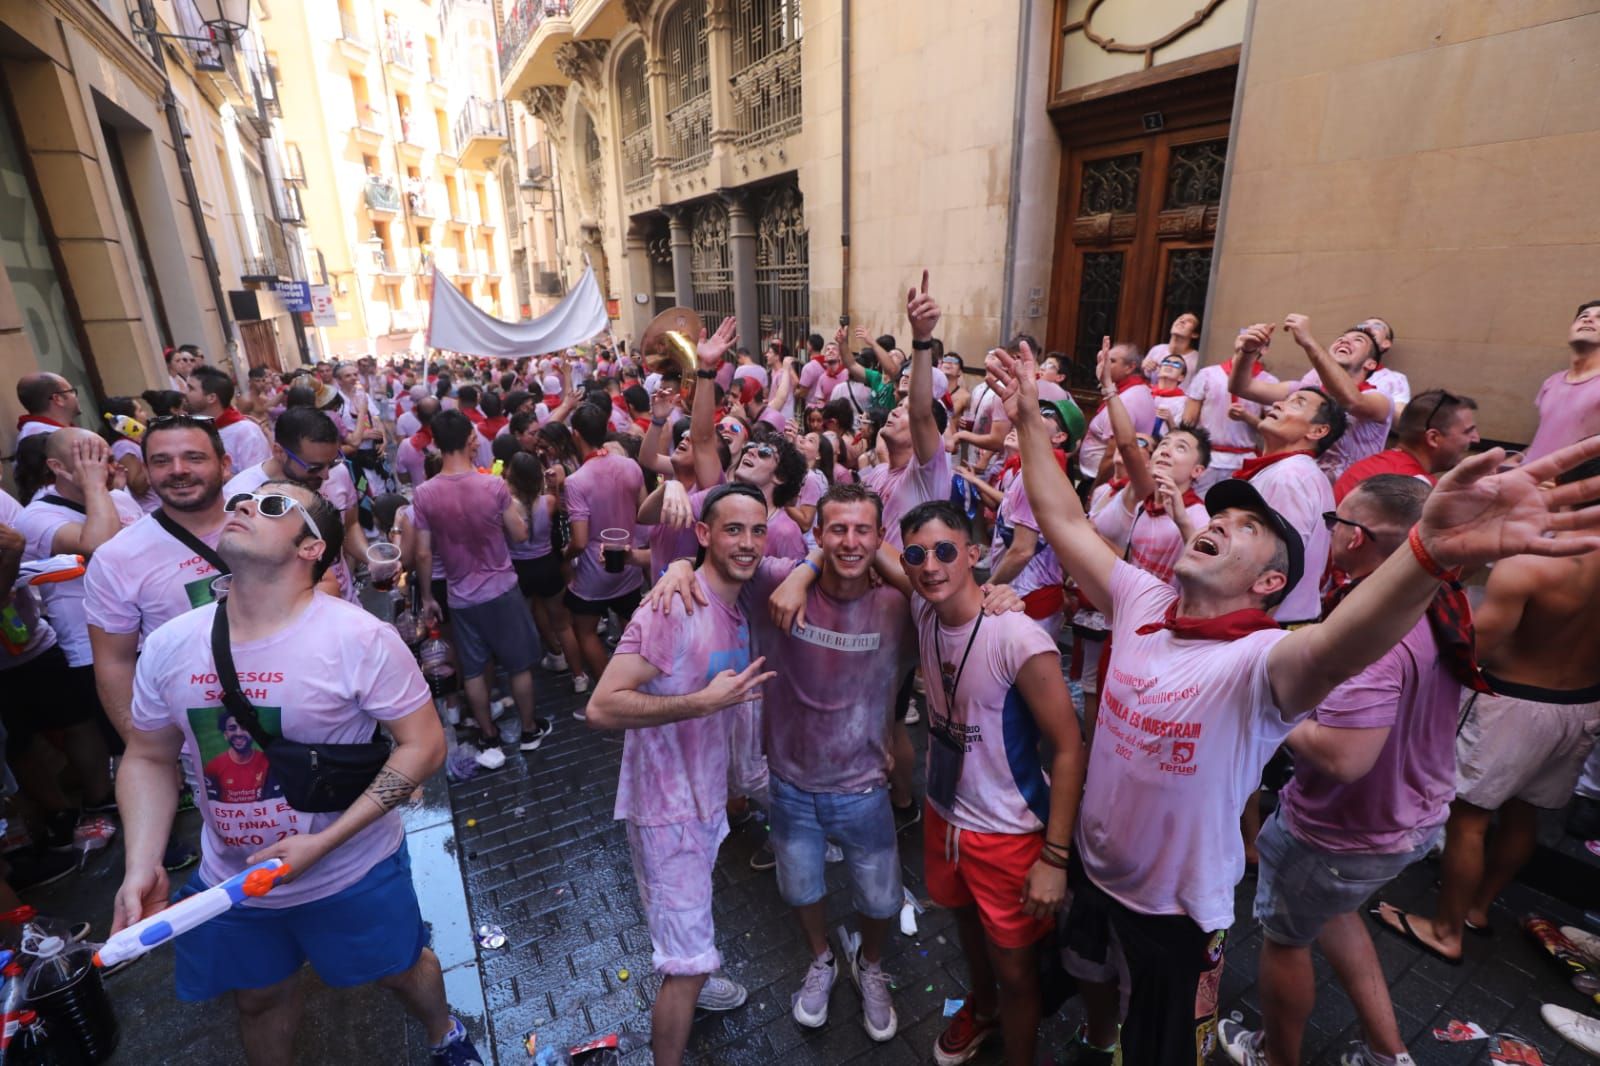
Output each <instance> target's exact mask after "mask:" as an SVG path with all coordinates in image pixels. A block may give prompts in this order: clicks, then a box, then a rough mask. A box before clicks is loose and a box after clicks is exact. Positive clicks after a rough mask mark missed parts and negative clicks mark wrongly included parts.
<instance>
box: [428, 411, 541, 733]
mask: <svg viewBox="0 0 1600 1066" xmlns="http://www.w3.org/2000/svg"><path fill="white" fill-rule="evenodd" d="M431 428H432V429H433V435H434V441H435V443H437V444H438V446H439V450H440V451H441V452H442V453H443V454H444V466H443V467H442V468H441V469H440V471H439V476H438V477H435V478H433V479H431V480H429V481H427V482H424V483H423V484H421V485H419V486H417V490H416V492H415V493H414V494H413V495H412V498H411V508H412V510H411V515H412V521H413V522H414V523H415V525H416V532H417V561H416V569H417V572H418V573H419V574H431V573H432V572H433V557H434V556H435V555H438V556H439V558H440V559H441V560H443V562H444V573H445V588H446V590H447V595H448V597H449V605H450V622H451V625H452V626H453V627H454V628H455V634H456V654H457V655H458V656H459V657H460V660H461V682H462V687H463V688H464V689H465V690H466V693H467V704H468V706H470V707H471V708H472V716H473V718H475V719H476V720H477V722H478V728H479V729H480V730H481V731H482V732H483V737H484V740H485V741H486V742H488V743H490V744H493V743H496V742H497V741H498V739H499V736H500V730H499V728H498V727H497V726H496V725H495V724H494V719H493V717H492V716H491V715H490V713H489V674H488V670H489V664H490V662H491V661H493V662H497V663H499V664H500V668H501V669H503V670H504V671H505V672H506V675H507V677H508V679H509V685H510V688H511V698H512V699H513V700H515V701H516V704H517V714H518V715H519V716H520V717H521V719H522V739H521V741H520V742H519V743H518V750H520V751H535V750H537V749H538V747H539V745H540V743H541V742H543V740H544V738H545V736H546V735H548V734H549V732H550V730H551V728H552V725H551V722H550V720H549V719H539V718H535V717H534V713H533V711H534V691H533V664H534V663H536V662H538V660H539V636H538V633H537V632H535V630H534V628H533V615H532V614H530V613H529V612H528V605H527V603H526V602H525V601H524V600H523V598H522V592H521V590H520V589H519V588H518V587H517V571H516V568H515V567H513V566H512V563H511V549H510V545H511V544H520V543H522V542H523V541H525V540H527V539H528V514H527V511H526V510H525V509H524V508H523V507H522V506H521V505H520V504H517V503H516V502H515V501H513V500H512V498H511V492H510V490H508V489H507V488H506V483H505V481H504V480H502V479H500V478H498V477H494V476H492V475H490V474H480V473H478V471H477V470H476V469H475V468H474V467H473V465H472V450H473V449H474V448H475V447H476V446H477V440H480V439H482V438H481V437H479V435H478V432H477V430H475V429H474V428H473V426H472V423H471V422H470V421H468V420H467V417H466V415H464V414H462V413H461V412H460V411H444V412H441V413H440V414H439V415H438V416H437V417H436V418H434V420H433V424H432V427H431ZM419 585H420V586H421V592H422V613H423V616H424V617H425V618H427V619H428V620H429V621H430V622H437V621H438V620H439V618H440V617H441V614H442V612H441V611H440V610H439V604H438V602H437V601H436V600H435V599H434V598H433V585H432V583H431V582H429V583H426V584H424V583H420V582H419Z"/></svg>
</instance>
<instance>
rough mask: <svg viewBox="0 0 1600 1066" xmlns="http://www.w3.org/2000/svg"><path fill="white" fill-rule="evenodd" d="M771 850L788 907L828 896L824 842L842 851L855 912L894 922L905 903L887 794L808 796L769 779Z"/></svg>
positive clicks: (774, 777) (880, 789)
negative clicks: (848, 873)
mask: <svg viewBox="0 0 1600 1066" xmlns="http://www.w3.org/2000/svg"><path fill="white" fill-rule="evenodd" d="M770 788H771V794H772V808H771V813H770V817H771V820H772V851H773V854H775V855H776V856H777V858H778V893H779V895H781V896H783V901H784V902H785V903H787V904H789V906H791V907H805V906H809V905H810V904H812V903H815V902H817V901H818V900H820V899H821V898H822V897H823V896H825V895H827V892H828V887H827V885H826V884H825V883H824V881H823V869H824V853H825V852H826V851H827V847H828V841H830V840H831V841H833V842H834V843H836V844H838V845H839V847H840V848H841V849H842V850H843V851H844V860H845V865H846V866H847V867H849V870H850V881H851V885H852V888H853V891H852V892H851V898H852V901H853V902H854V903H855V908H856V912H857V913H858V914H862V915H865V916H866V917H868V918H893V917H894V916H895V915H897V914H899V913H900V906H901V904H903V903H904V902H905V890H904V889H902V888H901V887H900V848H899V845H898V843H897V842H896V840H895V832H894V811H893V809H892V808H891V807H890V806H889V789H888V788H887V787H885V786H879V787H878V788H875V789H872V790H871V791H869V792H854V793H837V792H807V791H805V790H804V789H800V788H796V787H795V786H794V785H791V784H790V783H789V782H787V781H785V780H783V779H782V778H781V777H779V776H778V775H777V774H773V775H771V784H770Z"/></svg>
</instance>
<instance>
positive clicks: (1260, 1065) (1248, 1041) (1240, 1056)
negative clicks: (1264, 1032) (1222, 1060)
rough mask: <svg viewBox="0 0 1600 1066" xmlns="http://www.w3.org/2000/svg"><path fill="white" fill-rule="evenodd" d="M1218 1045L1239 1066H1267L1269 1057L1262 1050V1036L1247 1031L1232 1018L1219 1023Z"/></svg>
mask: <svg viewBox="0 0 1600 1066" xmlns="http://www.w3.org/2000/svg"><path fill="white" fill-rule="evenodd" d="M1217 1043H1219V1044H1221V1045H1222V1050H1223V1051H1225V1052H1227V1055H1228V1058H1230V1059H1232V1060H1233V1061H1234V1062H1236V1063H1238V1064H1239V1066H1266V1062H1267V1056H1266V1053H1265V1052H1263V1051H1262V1050H1261V1034H1260V1033H1259V1032H1254V1031H1252V1030H1250V1029H1246V1028H1245V1027H1244V1026H1242V1025H1240V1024H1239V1023H1238V1022H1236V1021H1234V1020H1233V1019H1232V1018H1223V1019H1222V1020H1221V1021H1220V1022H1218V1023H1217Z"/></svg>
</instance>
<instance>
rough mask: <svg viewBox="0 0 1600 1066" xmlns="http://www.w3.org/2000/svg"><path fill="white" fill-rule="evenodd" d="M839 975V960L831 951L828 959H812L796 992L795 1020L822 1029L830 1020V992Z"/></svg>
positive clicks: (812, 1027)
mask: <svg viewBox="0 0 1600 1066" xmlns="http://www.w3.org/2000/svg"><path fill="white" fill-rule="evenodd" d="M838 976H839V961H838V960H837V959H835V958H834V957H833V953H832V952H829V953H828V957H827V960H826V961H824V960H822V959H812V960H811V965H810V966H808V967H807V968H806V979H805V981H804V982H803V983H802V984H801V985H800V991H798V992H796V993H795V994H794V1020H795V1021H797V1022H799V1023H800V1024H801V1025H803V1026H805V1027H806V1028H808V1029H820V1028H822V1026H823V1025H825V1024H827V1021H828V993H830V992H832V991H833V982H834V980H835V979H837V978H838Z"/></svg>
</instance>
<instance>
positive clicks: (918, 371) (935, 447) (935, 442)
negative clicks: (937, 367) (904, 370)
mask: <svg viewBox="0 0 1600 1066" xmlns="http://www.w3.org/2000/svg"><path fill="white" fill-rule="evenodd" d="M906 317H907V318H909V319H910V320H911V339H912V346H911V387H910V391H909V392H908V393H907V395H906V402H907V403H909V404H910V405H911V411H910V416H911V450H912V451H913V452H915V453H916V456H917V463H918V464H919V465H920V464H922V463H926V462H929V461H930V460H932V459H933V457H934V456H935V455H938V454H939V453H940V452H942V451H943V450H944V438H943V437H941V436H940V435H939V423H938V422H936V421H934V418H933V349H932V348H920V349H919V348H918V347H917V344H919V343H922V344H926V343H927V342H928V341H931V340H933V329H934V327H935V326H937V325H938V324H939V304H938V301H936V300H934V298H933V297H932V296H929V295H928V272H927V271H926V270H924V271H923V272H922V289H921V291H920V292H919V291H918V290H916V289H912V290H911V291H910V292H908V293H906Z"/></svg>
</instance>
